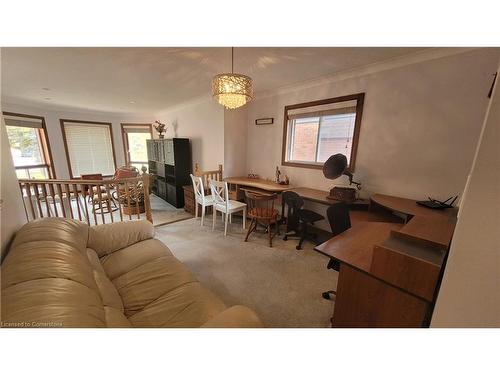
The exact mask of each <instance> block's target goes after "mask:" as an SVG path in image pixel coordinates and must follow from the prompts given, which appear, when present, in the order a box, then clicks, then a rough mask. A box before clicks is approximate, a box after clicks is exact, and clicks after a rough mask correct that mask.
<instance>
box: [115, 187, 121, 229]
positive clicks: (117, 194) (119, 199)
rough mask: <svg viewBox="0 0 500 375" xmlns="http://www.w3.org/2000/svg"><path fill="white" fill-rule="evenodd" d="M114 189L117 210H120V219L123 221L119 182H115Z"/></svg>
mask: <svg viewBox="0 0 500 375" xmlns="http://www.w3.org/2000/svg"><path fill="white" fill-rule="evenodd" d="M115 189H116V196H117V199H116V200H117V201H118V211H119V212H120V221H123V213H122V202H121V197H120V183H117V184H116V185H115Z"/></svg>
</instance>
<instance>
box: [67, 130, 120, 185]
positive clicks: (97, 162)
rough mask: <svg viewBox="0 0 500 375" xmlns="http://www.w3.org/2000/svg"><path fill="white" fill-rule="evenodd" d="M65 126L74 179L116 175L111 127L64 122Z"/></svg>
mask: <svg viewBox="0 0 500 375" xmlns="http://www.w3.org/2000/svg"><path fill="white" fill-rule="evenodd" d="M63 126H64V132H65V135H66V143H67V147H68V154H69V159H70V163H71V172H72V175H73V177H80V176H81V175H82V174H95V173H101V174H102V175H104V176H106V175H108V176H109V175H113V174H114V173H115V160H114V155H113V145H112V143H111V142H112V140H111V132H110V126H111V125H108V124H89V123H85V122H63Z"/></svg>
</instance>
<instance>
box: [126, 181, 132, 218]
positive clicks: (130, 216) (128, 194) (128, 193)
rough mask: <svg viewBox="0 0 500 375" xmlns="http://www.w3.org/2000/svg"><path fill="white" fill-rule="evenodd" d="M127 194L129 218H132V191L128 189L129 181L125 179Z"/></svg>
mask: <svg viewBox="0 0 500 375" xmlns="http://www.w3.org/2000/svg"><path fill="white" fill-rule="evenodd" d="M125 194H126V196H127V206H128V219H129V220H132V215H131V212H132V211H131V207H130V191H129V189H128V182H127V181H125Z"/></svg>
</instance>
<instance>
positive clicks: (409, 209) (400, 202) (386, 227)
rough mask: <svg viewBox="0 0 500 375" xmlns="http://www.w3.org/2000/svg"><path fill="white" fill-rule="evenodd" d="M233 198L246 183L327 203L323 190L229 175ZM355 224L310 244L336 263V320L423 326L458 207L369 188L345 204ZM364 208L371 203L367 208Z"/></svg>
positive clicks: (339, 324) (367, 324)
mask: <svg viewBox="0 0 500 375" xmlns="http://www.w3.org/2000/svg"><path fill="white" fill-rule="evenodd" d="M226 181H227V182H228V183H229V184H230V185H232V186H233V189H232V190H231V195H232V196H231V199H240V198H242V197H243V191H244V190H248V189H251V190H257V191H261V192H262V193H264V194H265V193H268V194H274V193H278V194H279V193H282V192H283V191H287V190H291V191H294V192H296V193H297V194H299V195H300V196H301V197H303V198H304V199H306V200H309V201H312V202H316V203H320V204H325V205H330V204H332V203H333V202H334V201H331V200H329V199H328V198H326V195H327V194H328V193H327V192H326V191H321V190H316V189H310V188H304V187H295V188H294V187H292V186H289V185H280V184H277V183H274V182H271V181H266V180H259V179H251V178H247V177H232V178H227V179H226ZM350 206H351V208H352V210H351V222H352V227H351V228H350V229H348V230H346V231H345V232H343V233H342V234H340V235H338V236H335V237H333V238H331V239H330V240H328V241H326V242H324V243H322V244H321V245H319V246H316V247H315V250H316V251H318V252H319V253H321V254H323V255H325V256H327V257H329V259H331V260H333V261H334V263H335V264H336V265H337V267H336V269H338V271H339V277H338V284H337V296H336V299H335V308H334V313H333V317H332V325H333V326H334V327H428V326H429V324H430V319H431V316H432V310H433V308H434V304H435V301H436V297H437V292H438V291H439V286H440V283H441V278H442V274H443V271H444V266H445V264H446V258H447V255H448V248H449V245H450V242H451V238H452V236H453V231H454V228H455V221H456V214H457V211H456V209H446V210H433V209H430V208H427V207H423V206H419V205H417V203H416V201H414V200H411V199H405V198H399V197H394V196H389V195H383V194H374V195H372V196H371V197H370V200H358V201H357V202H353V203H351V204H350ZM366 208H368V209H366Z"/></svg>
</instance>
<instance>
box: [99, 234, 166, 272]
mask: <svg viewBox="0 0 500 375" xmlns="http://www.w3.org/2000/svg"><path fill="white" fill-rule="evenodd" d="M166 255H170V256H172V253H171V252H170V250H169V249H168V247H166V246H165V245H164V244H163V243H162V242H161V241H158V240H154V239H151V240H145V241H141V242H138V243H136V244H133V245H131V246H129V247H126V248H124V249H121V250H120V251H116V252H114V253H112V254H109V255H105V256H103V257H101V258H100V261H101V264H102V267H103V269H104V271H105V272H106V275H108V277H109V278H110V279H111V280H113V279H116V278H117V277H119V276H121V275H123V274H124V273H127V272H129V271H131V270H133V269H134V268H136V267H139V266H141V265H143V264H145V263H147V262H150V261H152V260H155V259H157V258H160V257H163V256H166Z"/></svg>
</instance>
